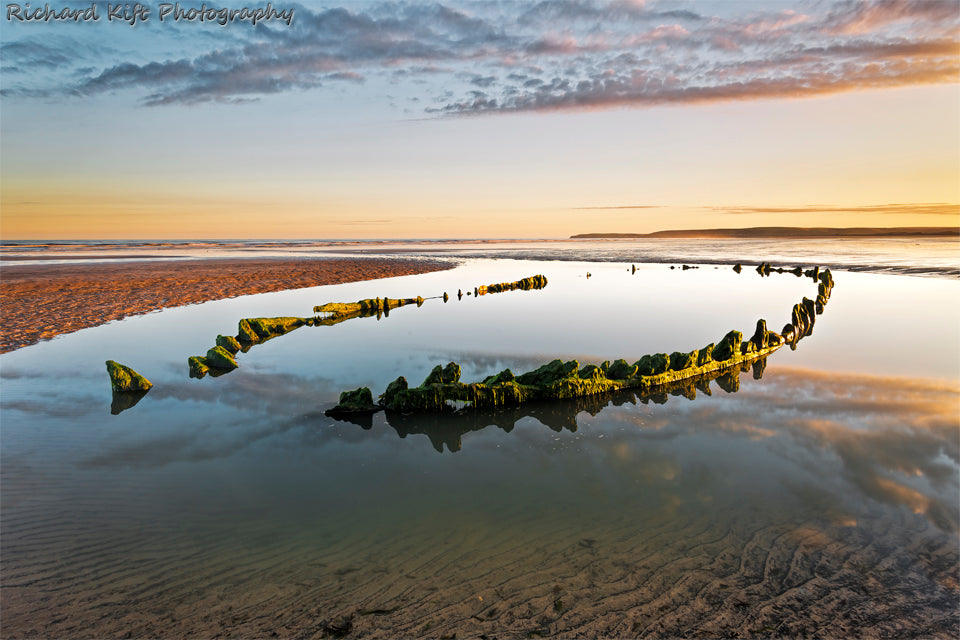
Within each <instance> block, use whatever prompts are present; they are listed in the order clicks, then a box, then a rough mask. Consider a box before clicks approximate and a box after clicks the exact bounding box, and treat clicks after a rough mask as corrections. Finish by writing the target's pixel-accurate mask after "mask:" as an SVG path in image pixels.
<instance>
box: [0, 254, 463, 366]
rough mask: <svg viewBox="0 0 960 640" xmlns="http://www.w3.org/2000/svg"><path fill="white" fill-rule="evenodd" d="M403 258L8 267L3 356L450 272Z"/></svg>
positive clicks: (1, 282) (441, 265) (1, 297)
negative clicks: (54, 342)
mask: <svg viewBox="0 0 960 640" xmlns="http://www.w3.org/2000/svg"><path fill="white" fill-rule="evenodd" d="M453 266H454V263H453V262H452V261H439V260H429V259H415V258H398V259H389V260H384V259H382V258H361V257H352V258H208V259H201V260H196V259H194V260H162V261H154V260H142V261H137V262H133V261H124V262H120V263H116V262H110V263H86V264H37V263H36V262H33V261H30V262H27V263H25V264H23V265H16V266H9V267H4V269H3V277H2V278H0V353H7V352H10V351H14V350H16V349H20V348H22V347H26V346H29V345H32V344H36V343H38V342H41V341H43V340H49V339H50V338H53V337H55V336H58V335H61V334H65V333H73V332H74V331H79V330H80V329H87V328H90V327H96V326H99V325H101V324H105V323H107V322H110V321H113V320H121V319H123V318H127V317H130V316H136V315H141V314H144V313H149V312H151V311H159V310H161V309H167V308H171V307H180V306H184V305H188V304H198V303H201V302H209V301H212V300H222V299H225V298H235V297H237V296H243V295H251V294H256V293H270V292H274V291H285V290H288V289H302V288H306V287H317V286H323V285H328V284H343V283H347V282H360V281H363V280H377V279H380V278H392V277H397V276H405V275H417V274H421V273H430V272H432V271H442V270H444V269H450V268H452V267H453Z"/></svg>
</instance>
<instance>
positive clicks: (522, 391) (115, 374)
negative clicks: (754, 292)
mask: <svg viewBox="0 0 960 640" xmlns="http://www.w3.org/2000/svg"><path fill="white" fill-rule="evenodd" d="M733 268H734V271H736V272H737V273H740V272H741V270H742V266H741V265H740V264H737V265H735V266H734V267H733ZM633 271H634V272H635V271H636V268H635V267H634V268H633ZM756 271H757V272H758V273H759V274H760V275H761V276H769V275H770V274H771V273H792V274H794V275H796V276H806V277H808V278H811V279H812V280H813V281H814V282H816V283H817V295H816V298H814V299H810V298H806V297H804V298H803V300H802V301H801V302H799V303H798V304H796V305H794V307H793V310H792V314H791V321H790V322H789V323H787V324H786V325H785V326H784V327H783V329H781V331H780V332H779V333H777V332H775V331H771V330H769V329H768V328H767V323H766V321H765V320H762V319H761V320H758V321H757V325H756V328H755V330H754V333H753V335H752V336H751V337H750V338H748V339H744V337H743V333H741V332H740V331H736V330H733V331H730V332H728V333H727V334H726V335H725V336H723V338H722V339H720V341H719V342H717V343H712V344H709V345H707V346H705V347H703V348H701V349H695V350H693V351H690V352H682V351H674V352H673V353H669V354H667V353H656V354H650V355H645V356H643V357H642V358H640V359H639V360H637V361H635V362H633V363H632V364H631V363H628V362H627V361H626V360H624V359H620V360H616V361H614V362H612V363H611V362H609V361H608V362H604V363H602V364H600V365H594V364H588V365H586V366H583V367H581V366H580V364H579V363H578V362H577V361H576V360H570V361H567V362H563V361H561V360H554V361H552V362H550V363H547V364H545V365H543V366H541V367H539V368H537V369H535V370H533V371H529V372H526V373H522V374H520V375H514V373H513V372H512V371H510V369H504V370H503V371H501V372H499V373H497V374H496V375H492V376H488V377H487V378H485V379H484V380H482V381H477V382H471V383H464V382H461V381H460V374H461V369H460V366H459V365H458V364H456V363H454V362H451V363H449V364H447V365H446V366H441V365H437V366H436V367H435V368H434V369H433V370H432V371H431V372H430V374H429V375H428V376H427V378H426V379H425V380H424V381H423V383H421V384H420V385H419V386H416V387H411V386H410V385H409V384H408V382H407V380H406V379H405V378H404V377H403V376H400V377H398V378H397V379H396V380H394V381H393V382H391V383H390V384H389V385H388V386H387V388H386V390H385V391H384V392H383V393H382V394H380V396H379V398H378V401H377V402H374V401H373V394H372V393H371V391H370V389H369V388H367V387H361V388H359V389H355V390H353V391H345V392H343V393H342V394H340V401H339V403H338V404H337V406H335V407H334V408H332V409H330V410H328V411H327V415H330V416H332V417H335V418H338V419H351V418H352V419H353V420H352V421H355V422H356V421H357V417H358V416H359V417H362V416H369V415H370V414H372V413H374V412H376V411H380V410H381V409H386V410H388V411H390V412H394V413H399V414H412V413H417V414H422V413H450V412H453V411H456V412H458V413H462V412H463V411H464V410H466V409H471V408H472V409H491V408H503V407H515V406H518V405H522V404H525V403H529V402H531V401H537V400H564V399H571V398H586V397H595V396H599V395H603V394H610V393H613V392H617V391H622V390H635V391H638V392H641V393H644V394H647V395H650V394H655V393H656V392H657V391H658V390H660V389H669V388H676V387H677V385H678V384H681V383H683V382H684V381H694V382H695V381H696V380H698V379H703V380H709V379H713V378H717V377H718V376H720V375H722V374H723V373H724V372H726V371H732V370H735V371H736V372H737V374H738V375H739V371H740V370H741V369H742V370H746V369H747V368H749V367H750V366H751V365H754V370H755V377H759V376H758V375H757V374H756V370H757V367H756V364H758V363H759V364H761V365H762V364H763V363H764V362H765V361H766V357H767V356H768V355H770V354H771V353H773V352H775V351H776V350H778V349H780V348H781V347H782V346H784V345H790V347H791V348H796V344H797V342H798V341H799V340H801V339H803V338H804V337H806V336H808V335H810V334H811V332H812V330H813V325H814V323H815V322H816V317H817V315H819V314H821V313H823V310H824V307H825V306H826V304H827V301H828V300H829V299H830V293H831V291H832V290H833V285H834V283H833V277H832V274H831V273H830V270H829V269H825V270H823V271H821V270H820V268H819V267H814V268H813V269H809V270H806V271H804V270H803V269H801V268H800V267H796V268H795V269H791V270H785V269H783V268H774V267H772V266H771V265H770V264H769V263H766V262H765V263H761V264H760V265H759V266H757V267H756ZM546 285H547V279H546V277H544V276H542V275H536V276H531V277H529V278H524V279H523V280H518V281H516V282H507V283H499V284H491V285H486V286H482V287H476V288H475V289H474V291H473V295H475V296H482V295H486V294H489V293H500V292H504V291H514V290H518V289H519V290H532V289H542V288H543V287H545V286H546ZM463 295H464V294H463V291H462V290H461V291H458V292H457V296H458V298H462V297H463ZM466 295H468V296H469V295H471V294H470V292H469V291H468V292H467V294H466ZM442 298H443V301H444V302H447V301H448V300H449V299H450V296H448V295H447V294H446V293H444V294H443V296H442ZM424 301H425V299H424V298H422V297H417V298H404V299H394V298H372V299H366V300H360V301H358V302H348V303H340V302H331V303H327V304H324V305H321V306H317V307H315V308H314V313H315V315H314V316H313V317H309V318H297V317H279V318H245V319H243V320H240V322H239V324H238V331H237V335H236V336H224V335H219V336H217V339H216V343H215V345H214V346H213V347H211V348H210V349H209V350H208V351H207V353H206V355H204V356H192V357H190V358H188V361H187V364H188V368H189V375H190V377H192V378H202V377H204V376H206V375H208V374H209V375H212V376H219V375H223V374H225V373H229V372H230V371H232V370H234V369H236V368H237V367H238V366H239V365H238V363H237V360H236V357H237V355H238V354H239V353H241V352H243V353H245V352H247V351H249V350H250V349H251V348H252V347H253V346H255V345H257V344H261V343H263V342H266V341H268V340H271V339H273V338H276V337H278V336H281V335H285V334H287V333H289V332H290V331H293V330H294V329H297V328H300V327H303V326H330V325H334V324H339V323H341V322H345V321H347V320H350V319H353V318H360V317H369V316H373V315H376V316H377V317H378V318H379V317H381V316H387V315H389V313H390V311H391V310H392V309H396V308H399V307H403V306H407V305H416V306H418V307H419V306H422V305H423V304H424ZM107 371H108V373H109V375H110V379H111V386H112V388H113V405H112V407H111V412H112V413H114V414H117V413H120V412H121V411H123V410H125V409H128V408H130V407H132V406H133V405H135V404H136V403H137V402H139V400H140V399H141V398H142V397H143V395H145V394H146V392H147V391H149V389H150V388H151V387H152V384H151V383H150V382H149V381H148V380H147V379H146V378H144V377H143V376H141V375H140V374H138V373H137V372H135V371H133V370H132V369H130V368H129V367H126V366H124V365H121V364H119V363H116V362H114V361H112V360H108V361H107ZM760 371H761V372H762V366H761V367H760ZM363 422H364V421H363V420H362V419H361V420H360V423H361V424H362V423H363Z"/></svg>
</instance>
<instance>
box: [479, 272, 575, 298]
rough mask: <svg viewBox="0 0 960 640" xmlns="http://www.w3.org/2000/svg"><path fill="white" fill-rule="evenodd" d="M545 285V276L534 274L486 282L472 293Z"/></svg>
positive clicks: (480, 293) (539, 287) (523, 288)
mask: <svg viewBox="0 0 960 640" xmlns="http://www.w3.org/2000/svg"><path fill="white" fill-rule="evenodd" d="M588 277H589V276H588ZM545 286H547V277H546V276H544V275H535V276H530V277H529V278H524V279H523V280H517V281H516V282H501V283H499V284H488V285H484V286H481V287H477V288H476V289H475V290H474V295H479V296H482V295H485V294H487V293H502V292H504V291H514V290H516V289H522V290H524V291H529V290H530V289H543V288H544V287H545Z"/></svg>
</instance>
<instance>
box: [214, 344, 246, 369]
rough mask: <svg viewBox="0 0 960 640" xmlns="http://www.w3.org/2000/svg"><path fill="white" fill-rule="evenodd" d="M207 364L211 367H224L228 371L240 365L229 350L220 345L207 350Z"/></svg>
mask: <svg viewBox="0 0 960 640" xmlns="http://www.w3.org/2000/svg"><path fill="white" fill-rule="evenodd" d="M205 364H206V365H207V366H208V367H210V368H211V369H224V370H226V371H231V370H233V369H236V368H237V367H238V366H240V365H238V364H237V361H236V360H234V359H233V355H232V354H231V353H230V352H229V351H227V350H226V349H224V348H223V347H219V346H217V347H213V348H212V349H208V350H207V356H206V362H205Z"/></svg>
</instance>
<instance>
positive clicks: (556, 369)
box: [335, 321, 783, 413]
mask: <svg viewBox="0 0 960 640" xmlns="http://www.w3.org/2000/svg"><path fill="white" fill-rule="evenodd" d="M761 322H762V321H761ZM755 338H756V336H755ZM757 341H758V342H761V343H763V344H764V346H762V347H760V348H756V347H755V343H754V340H753V339H751V340H750V341H747V342H743V336H742V334H741V333H740V332H739V331H731V332H730V333H728V334H727V335H726V336H725V337H724V339H723V340H721V342H720V344H718V345H717V346H716V347H713V348H712V349H710V348H705V349H702V350H696V351H692V352H690V353H679V352H678V353H674V354H670V355H667V354H664V353H661V354H655V355H653V356H645V357H644V358H641V359H640V360H638V361H637V362H635V363H633V364H632V365H631V364H627V362H626V361H625V360H617V361H616V362H614V363H613V364H610V363H609V362H604V363H603V364H601V365H599V366H597V365H586V366H584V367H582V368H581V367H580V363H579V362H577V361H576V360H569V361H567V362H563V361H562V360H554V361H553V362H550V363H548V364H545V365H543V366H541V367H539V368H538V369H535V370H533V371H530V372H528V373H524V374H522V375H519V376H514V375H513V373H512V372H511V371H510V370H509V369H505V370H504V371H501V372H500V373H498V374H496V375H493V376H489V377H488V378H486V379H485V380H483V381H482V382H474V383H469V384H464V383H461V382H460V367H459V365H457V364H456V363H453V362H451V363H450V364H448V365H447V367H446V368H445V369H444V371H450V373H451V374H454V375H452V378H453V379H446V377H444V378H442V379H441V380H439V381H438V380H437V377H438V376H436V375H435V372H436V370H437V369H439V366H438V367H437V368H435V369H434V371H433V372H431V374H430V376H428V377H427V379H426V380H424V382H423V384H421V385H420V386H419V387H413V388H411V387H409V386H408V385H407V383H406V380H405V379H404V378H402V377H400V378H397V379H396V380H395V381H394V382H392V383H390V386H389V387H388V388H387V391H386V392H385V393H384V394H383V395H381V396H380V403H381V405H382V406H383V407H384V408H386V409H389V410H393V411H400V412H404V413H413V412H434V411H446V410H449V409H450V408H451V406H454V405H456V406H461V405H462V406H463V407H472V408H476V409H492V408H497V407H504V406H515V405H518V404H521V403H524V402H530V401H534V400H563V399H567V398H580V397H584V396H593V395H600V394H603V393H608V392H612V391H620V390H623V389H638V390H641V391H648V390H650V389H653V388H656V387H659V386H663V385H667V384H670V383H673V382H677V381H680V380H684V379H688V378H695V377H697V376H702V375H704V374H708V373H712V372H715V371H722V370H724V369H728V368H732V367H739V366H741V365H743V364H746V363H750V362H752V361H754V360H756V359H758V358H763V357H766V356H767V355H769V354H771V353H773V352H774V351H776V350H777V349H779V348H780V347H781V346H782V345H783V341H782V339H781V338H780V335H779V334H777V333H774V332H772V331H769V332H767V331H765V332H764V334H763V335H762V336H761V337H759V338H758V339H757ZM705 350H707V351H705ZM713 354H717V355H724V354H728V357H726V358H724V359H722V360H717V359H715V358H714V357H713ZM673 362H676V367H677V368H673V367H672V366H671V363H673ZM698 362H700V363H701V364H698ZM643 371H646V372H648V373H645V374H644V373H642V372H643ZM338 407H339V405H338ZM343 408H344V407H340V409H341V410H342V409H343ZM366 410H368V411H369V410H372V407H371V406H367V407H366ZM335 412H336V410H335Z"/></svg>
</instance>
